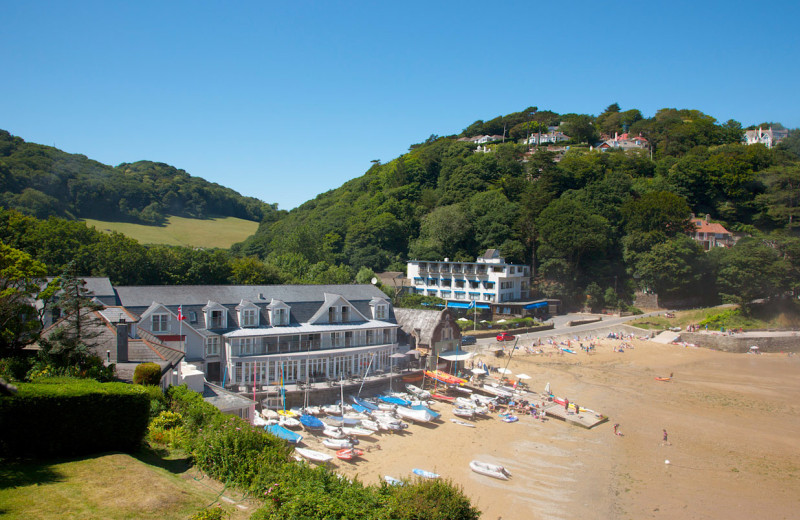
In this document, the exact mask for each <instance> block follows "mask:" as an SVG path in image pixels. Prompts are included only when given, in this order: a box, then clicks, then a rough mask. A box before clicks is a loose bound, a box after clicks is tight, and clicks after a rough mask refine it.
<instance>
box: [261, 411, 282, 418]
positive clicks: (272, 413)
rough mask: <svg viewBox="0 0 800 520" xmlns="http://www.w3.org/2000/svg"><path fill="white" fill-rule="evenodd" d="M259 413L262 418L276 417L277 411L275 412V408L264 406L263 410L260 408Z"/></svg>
mask: <svg viewBox="0 0 800 520" xmlns="http://www.w3.org/2000/svg"><path fill="white" fill-rule="evenodd" d="M261 415H262V416H263V417H264V419H277V418H278V412H276V411H275V410H270V409H269V408H264V409H263V410H261Z"/></svg>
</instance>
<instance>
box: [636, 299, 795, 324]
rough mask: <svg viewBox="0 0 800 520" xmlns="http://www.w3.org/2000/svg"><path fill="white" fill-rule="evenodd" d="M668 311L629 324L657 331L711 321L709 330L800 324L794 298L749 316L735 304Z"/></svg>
mask: <svg viewBox="0 0 800 520" xmlns="http://www.w3.org/2000/svg"><path fill="white" fill-rule="evenodd" d="M665 314H666V313H662V315H660V316H650V317H647V318H641V319H638V320H634V321H631V322H629V323H630V324H631V325H634V326H636V327H641V328H643V329H653V330H662V329H667V328H671V327H680V328H682V329H685V328H686V326H687V325H690V324H694V325H700V326H701V327H704V326H705V325H706V324H708V328H709V329H715V330H719V329H720V328H721V327H724V328H725V329H738V328H742V329H744V330H754V329H794V328H798V327H800V305H798V303H797V302H794V301H791V300H786V301H782V302H773V303H768V304H765V305H757V306H754V307H753V308H752V309H751V312H750V314H749V315H746V314H745V313H743V312H742V311H741V310H739V308H738V306H735V305H721V306H719V307H709V308H704V309H691V310H686V311H677V312H675V313H674V317H673V318H667V317H666V316H665Z"/></svg>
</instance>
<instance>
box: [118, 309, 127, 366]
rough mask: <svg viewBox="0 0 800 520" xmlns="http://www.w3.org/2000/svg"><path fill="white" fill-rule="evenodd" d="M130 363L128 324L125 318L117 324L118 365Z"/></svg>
mask: <svg viewBox="0 0 800 520" xmlns="http://www.w3.org/2000/svg"><path fill="white" fill-rule="evenodd" d="M127 362H128V324H127V323H125V318H120V319H119V323H117V363H127Z"/></svg>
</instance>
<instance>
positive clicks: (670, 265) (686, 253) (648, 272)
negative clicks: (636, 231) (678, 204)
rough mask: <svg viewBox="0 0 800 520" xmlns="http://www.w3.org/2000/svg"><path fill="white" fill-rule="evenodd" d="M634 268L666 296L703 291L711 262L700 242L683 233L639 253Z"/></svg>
mask: <svg viewBox="0 0 800 520" xmlns="http://www.w3.org/2000/svg"><path fill="white" fill-rule="evenodd" d="M632 270H633V272H634V274H635V275H636V277H637V278H638V279H639V280H640V282H641V283H642V284H643V286H644V287H647V288H649V289H652V290H653V291H655V292H656V293H658V295H659V297H661V298H663V299H664V300H669V299H671V298H677V297H681V296H688V295H691V294H701V293H702V292H703V291H702V287H703V280H704V279H705V278H706V277H707V276H708V263H707V259H706V258H705V252H704V251H703V250H702V248H701V247H700V245H699V244H698V243H697V242H695V241H694V240H692V239H691V238H689V237H688V236H684V235H679V236H677V237H675V238H673V239H671V240H668V241H666V242H663V243H660V244H655V245H654V246H653V247H652V248H650V249H649V250H648V251H646V252H644V253H641V254H640V255H637V256H636V259H635V263H634V265H633V269H632Z"/></svg>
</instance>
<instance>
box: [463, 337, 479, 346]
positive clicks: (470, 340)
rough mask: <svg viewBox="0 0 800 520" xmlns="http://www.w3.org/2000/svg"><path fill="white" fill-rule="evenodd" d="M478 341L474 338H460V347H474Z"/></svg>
mask: <svg viewBox="0 0 800 520" xmlns="http://www.w3.org/2000/svg"><path fill="white" fill-rule="evenodd" d="M477 341H478V339H477V338H476V337H475V336H461V344H462V345H474V344H475V343H476V342H477Z"/></svg>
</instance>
